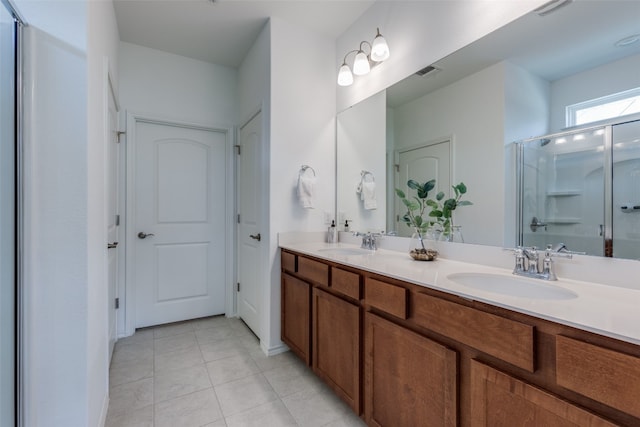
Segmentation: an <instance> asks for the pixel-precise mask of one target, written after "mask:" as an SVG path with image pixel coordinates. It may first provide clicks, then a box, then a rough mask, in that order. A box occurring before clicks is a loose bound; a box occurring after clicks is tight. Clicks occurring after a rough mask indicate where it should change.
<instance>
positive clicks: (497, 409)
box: [471, 360, 615, 427]
mask: <svg viewBox="0 0 640 427" xmlns="http://www.w3.org/2000/svg"><path fill="white" fill-rule="evenodd" d="M471 426H472V427H485V426H491V427H501V426H504V427H518V426H554V427H582V426H589V427H600V426H602V427H612V426H615V424H612V423H610V422H609V421H607V420H605V419H603V418H600V417H598V416H597V415H594V414H592V413H591V412H587V411H585V410H584V409H582V408H579V407H577V406H575V405H573V404H571V403H569V402H567V401H565V400H562V399H560V398H558V397H556V396H554V395H552V394H550V393H548V392H546V391H544V390H542V389H540V388H537V387H534V386H532V385H530V384H528V383H525V382H524V381H521V380H518V379H516V378H514V377H512V376H510V375H507V374H505V373H504V372H500V371H497V370H495V369H493V368H491V367H489V366H487V365H484V364H482V363H480V362H478V361H476V360H472V361H471Z"/></svg>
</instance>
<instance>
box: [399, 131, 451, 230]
mask: <svg viewBox="0 0 640 427" xmlns="http://www.w3.org/2000/svg"><path fill="white" fill-rule="evenodd" d="M444 142H448V143H449V179H450V180H451V183H452V185H455V184H453V183H454V182H455V177H456V170H455V164H456V162H455V157H454V156H455V135H453V134H452V135H446V136H441V137H439V138H434V139H431V140H429V141H427V142H423V143H421V144H416V145H409V146H406V147H400V148H395V149H394V150H393V164H392V165H391V168H392V171H393V184H394V187H393V188H394V189H395V188H401V187H400V183H399V182H398V181H399V180H400V176H399V170H398V167H399V166H398V165H399V164H400V153H406V152H408V151H413V150H418V149H420V148H425V147H430V146H432V145H437V144H442V143H444ZM450 191H451V190H449V193H448V194H450ZM390 193H391V195H390V199H388V200H387V203H388V204H389V205H390V206H391V209H393V216H392V218H391V219H392V221H389V220H388V219H387V222H389V223H391V224H396V222H397V221H396V220H395V218H396V215H398V214H399V213H400V212H397V211H396V194H395V191H392V192H390Z"/></svg>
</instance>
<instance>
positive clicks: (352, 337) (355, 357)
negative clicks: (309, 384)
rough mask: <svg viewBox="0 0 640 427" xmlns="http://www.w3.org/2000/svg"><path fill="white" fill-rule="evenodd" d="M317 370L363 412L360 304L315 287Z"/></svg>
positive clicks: (313, 328)
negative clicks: (361, 402)
mask: <svg viewBox="0 0 640 427" xmlns="http://www.w3.org/2000/svg"><path fill="white" fill-rule="evenodd" d="M312 313H313V314H312V317H313V322H312V337H313V344H312V347H313V363H312V368H313V371H314V372H315V373H316V375H318V376H319V377H320V378H322V379H323V380H324V381H325V382H326V383H327V384H329V386H330V387H331V388H332V389H333V390H334V391H335V393H336V394H337V395H338V396H340V397H341V398H342V399H343V400H344V401H345V402H347V404H348V405H349V406H350V407H351V409H353V411H354V412H355V413H356V414H360V383H361V382H360V354H361V352H360V307H359V306H358V305H356V304H353V303H351V302H348V301H345V300H344V299H342V298H339V297H337V296H334V295H332V294H330V293H327V292H325V291H323V290H321V289H319V288H314V289H313V307H312Z"/></svg>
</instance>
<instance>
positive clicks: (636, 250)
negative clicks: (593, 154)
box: [612, 120, 640, 259]
mask: <svg viewBox="0 0 640 427" xmlns="http://www.w3.org/2000/svg"><path fill="white" fill-rule="evenodd" d="M612 140H613V197H612V199H613V256H614V257H617V258H629V259H640V120H636V121H632V122H628V123H622V124H619V125H615V126H613V138H612Z"/></svg>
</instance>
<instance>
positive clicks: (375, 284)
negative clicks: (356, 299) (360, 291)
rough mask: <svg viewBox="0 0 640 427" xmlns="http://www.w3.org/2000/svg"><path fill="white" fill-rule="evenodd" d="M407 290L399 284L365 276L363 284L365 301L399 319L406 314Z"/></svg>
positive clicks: (403, 317) (406, 315)
mask: <svg viewBox="0 0 640 427" xmlns="http://www.w3.org/2000/svg"><path fill="white" fill-rule="evenodd" d="M408 298H409V291H408V290H407V289H405V288H401V287H400V286H395V285H392V284H390V283H386V282H382V281H380V280H376V279H371V278H369V277H367V279H366V282H365V285H364V301H365V303H367V304H369V305H371V306H373V307H375V308H378V309H380V310H382V311H386V312H387V313H389V314H393V315H394V316H396V317H399V318H401V319H406V318H407V317H409V316H408V306H409V304H407V300H408Z"/></svg>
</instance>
